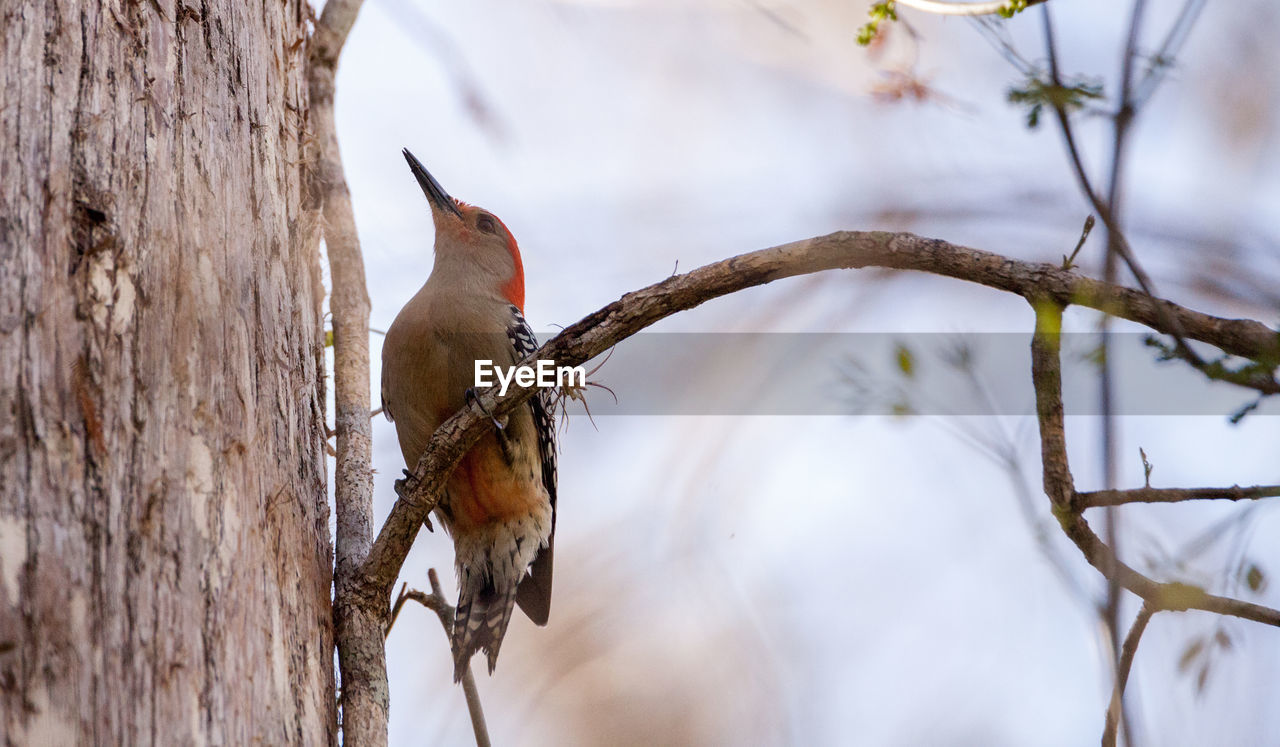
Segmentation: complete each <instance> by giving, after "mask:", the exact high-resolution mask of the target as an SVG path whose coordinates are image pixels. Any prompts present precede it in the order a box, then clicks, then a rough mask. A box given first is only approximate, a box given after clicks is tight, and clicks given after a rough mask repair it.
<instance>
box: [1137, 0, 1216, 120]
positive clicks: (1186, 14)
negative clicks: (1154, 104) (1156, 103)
mask: <svg viewBox="0 0 1280 747" xmlns="http://www.w3.org/2000/svg"><path fill="white" fill-rule="evenodd" d="M1204 6H1205V0H1187V2H1185V3H1183V5H1182V10H1181V11H1179V12H1178V17H1177V19H1176V20H1174V22H1173V25H1172V26H1171V27H1169V33H1168V34H1167V35H1166V36H1165V38H1164V41H1163V42H1162V43H1161V44H1160V48H1159V49H1158V50H1156V53H1155V54H1154V55H1152V56H1151V58H1150V59H1151V65H1150V66H1149V67H1148V68H1147V72H1146V74H1145V75H1143V76H1142V80H1140V81H1138V83H1137V85H1136V86H1134V91H1133V105H1134V106H1135V107H1141V106H1142V105H1143V104H1145V103H1147V100H1148V99H1150V98H1151V97H1152V96H1153V95H1154V94H1155V92H1156V88H1158V87H1159V85H1160V81H1161V80H1163V79H1164V72H1165V70H1167V69H1168V68H1169V66H1171V65H1172V64H1173V61H1174V60H1175V59H1177V57H1178V54H1179V53H1180V52H1181V51H1182V45H1183V44H1184V43H1186V41H1187V36H1188V35H1189V34H1190V33H1191V27H1192V26H1194V25H1195V23H1196V19H1197V18H1198V17H1199V16H1200V11H1202V10H1204Z"/></svg>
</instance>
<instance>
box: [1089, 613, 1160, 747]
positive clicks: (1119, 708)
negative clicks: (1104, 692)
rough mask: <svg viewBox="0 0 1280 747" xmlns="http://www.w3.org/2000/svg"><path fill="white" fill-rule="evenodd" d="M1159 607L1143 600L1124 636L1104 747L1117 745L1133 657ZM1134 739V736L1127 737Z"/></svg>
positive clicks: (1104, 728)
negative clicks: (1125, 691) (1127, 633)
mask: <svg viewBox="0 0 1280 747" xmlns="http://www.w3.org/2000/svg"><path fill="white" fill-rule="evenodd" d="M1159 611H1160V610H1159V608H1158V607H1156V606H1154V605H1153V604H1151V602H1149V601H1147V602H1143V603H1142V609H1140V610H1138V616H1137V617H1135V618H1134V620H1133V626H1132V627H1130V628H1129V635H1127V636H1125V638H1124V646H1123V647H1121V650H1120V659H1119V662H1118V664H1117V666H1116V684H1115V688H1114V689H1113V690H1112V691H1111V703H1110V704H1109V705H1108V706H1107V719H1106V726H1105V727H1103V730H1102V747H1115V745H1116V736H1117V734H1118V732H1119V731H1120V729H1119V726H1120V722H1121V715H1122V714H1123V713H1124V689H1125V685H1127V684H1128V683H1129V672H1130V671H1131V670H1132V669H1133V657H1134V656H1135V655H1136V654H1137V653H1138V642H1139V641H1140V640H1142V634H1143V632H1145V631H1146V629H1147V623H1149V622H1151V616H1152V615H1154V614H1155V613H1156V612H1159ZM1126 739H1130V740H1131V739H1132V736H1131V735H1130V736H1128V737H1126Z"/></svg>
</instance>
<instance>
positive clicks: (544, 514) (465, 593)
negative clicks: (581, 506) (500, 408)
mask: <svg viewBox="0 0 1280 747" xmlns="http://www.w3.org/2000/svg"><path fill="white" fill-rule="evenodd" d="M404 157H405V159H406V160H407V161H408V162H409V168H410V169H411V170H412V171H413V175H414V176H415V177H417V180H418V184H419V185H420V186H421V187H422V191H423V192H425V193H426V195H427V202H428V203H430V205H431V215H432V219H433V221H434V223H435V229H436V244H435V265H434V267H433V268H432V270H431V276H430V277H428V278H427V282H426V284H425V285H423V286H422V289H421V290H419V291H418V293H417V295H415V296H414V297H413V298H412V299H410V301H409V303H407V304H405V307H404V308H403V309H401V310H400V313H399V315H397V316H396V320H395V321H394V322H393V323H392V324H391V328H390V329H388V330H387V336H386V339H385V340H384V342H383V345H382V406H383V408H384V412H385V413H386V415H387V417H388V418H389V419H391V420H392V421H393V422H394V423H395V424H396V435H397V436H398V437H399V439H400V450H401V451H402V452H403V453H404V459H405V462H406V463H407V464H408V465H409V467H410V469H412V468H413V467H414V466H415V465H416V464H417V463H418V458H419V457H420V456H421V455H422V452H423V450H424V449H425V448H426V445H427V442H428V441H429V440H430V439H431V434H432V433H434V432H435V430H436V428H437V427H438V426H439V425H440V424H441V423H442V422H444V421H445V420H446V419H448V418H449V416H451V415H453V414H454V413H455V412H457V411H458V410H460V409H462V407H463V406H464V405H466V404H467V402H468V400H469V398H470V395H471V392H472V387H473V386H474V385H475V371H476V363H475V362H476V361H478V360H488V361H492V363H493V364H494V365H497V366H503V367H508V366H512V365H514V364H515V363H516V362H518V361H519V360H520V359H521V358H523V357H524V356H525V355H527V354H528V353H531V352H533V351H534V350H535V349H536V348H537V342H536V341H535V340H534V336H533V333H532V332H531V331H530V329H529V325H528V323H527V322H526V321H525V320H524V313H523V311H524V267H523V265H522V263H521V261H520V250H519V249H518V248H517V246H516V240H515V238H514V237H513V236H512V235H511V232H510V231H508V230H507V227H506V226H505V225H503V223H502V221H500V220H498V218H497V216H495V215H493V214H492V213H490V212H488V211H486V210H482V209H481V208H478V207H473V206H471V205H467V204H466V203H463V202H460V201H458V200H454V199H452V198H450V197H449V195H448V194H447V193H446V192H445V191H444V189H443V188H441V186H440V183H439V182H437V181H436V180H435V178H434V177H432V176H431V174H430V173H428V172H427V170H426V169H425V168H423V167H422V164H421V163H419V162H418V159H416V158H414V157H413V154H411V153H410V152H409V151H408V150H406V151H404ZM555 512H556V454H555V428H554V424H553V422H552V401H551V399H550V391H549V390H544V391H542V392H539V393H538V394H536V395H534V397H533V398H532V399H530V400H529V401H528V404H527V405H522V406H521V407H519V408H517V409H516V410H514V411H512V412H511V413H510V414H509V415H508V416H507V418H506V422H505V423H504V424H502V425H501V428H500V429H499V428H495V429H494V430H492V431H490V432H489V433H487V434H485V436H484V437H483V438H481V439H480V441H479V442H478V443H477V444H476V445H475V446H474V447H472V449H471V451H469V452H468V453H467V455H466V456H464V457H463V458H462V461H461V462H459V463H458V467H457V469H455V470H454V472H453V475H452V476H451V477H450V478H449V481H448V483H447V485H446V486H445V493H444V497H443V498H442V499H441V500H440V503H439V504H438V505H437V506H436V509H435V513H436V516H437V517H438V518H439V520H440V523H441V524H443V525H444V528H445V530H446V531H448V532H449V534H450V535H451V536H452V537H453V544H454V550H455V555H456V559H457V572H458V609H457V613H456V614H455V616H454V621H453V636H452V644H453V660H454V672H453V678H454V681H457V680H459V679H461V678H462V674H463V672H464V671H466V667H467V662H468V661H470V659H471V655H472V654H474V653H475V652H476V651H479V650H484V652H485V653H486V654H487V655H488V659H489V673H490V674H492V673H493V668H494V665H495V664H496V662H497V660H498V648H499V647H500V646H501V645H502V637H503V635H504V634H505V633H506V631H507V623H508V622H510V620H511V610H512V607H513V606H514V605H515V603H516V602H519V603H520V608H521V609H522V610H524V612H525V614H527V615H528V616H529V619H531V620H533V621H534V622H535V623H537V624H538V625H545V624H546V622H547V615H548V614H549V612H550V609H551V563H552V547H553V546H552V539H553V537H554V535H555V522H556V514H555ZM526 571H527V572H526Z"/></svg>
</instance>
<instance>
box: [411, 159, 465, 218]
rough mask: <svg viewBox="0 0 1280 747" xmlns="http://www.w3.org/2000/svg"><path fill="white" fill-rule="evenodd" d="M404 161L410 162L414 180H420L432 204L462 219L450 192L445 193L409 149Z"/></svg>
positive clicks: (424, 192)
mask: <svg viewBox="0 0 1280 747" xmlns="http://www.w3.org/2000/svg"><path fill="white" fill-rule="evenodd" d="M404 160H406V161H408V162H409V170H410V171H412V172H413V176H414V178H415V179H417V180H418V186H420V187H422V192H423V194H425V195H426V196H427V199H428V200H430V201H431V204H432V205H433V206H434V207H436V208H439V209H440V210H443V211H444V212H446V213H452V214H453V215H455V216H457V217H459V218H461V217H462V211H461V210H459V209H458V206H457V204H455V203H454V201H453V198H452V197H450V196H449V193H448V192H446V191H444V187H441V186H440V182H438V181H436V178H435V177H434V176H432V175H431V172H430V171H427V170H426V169H425V168H423V166H422V164H421V163H420V162H419V161H418V159H416V158H414V157H413V154H412V153H410V152H409V149H408V148H405V149H404Z"/></svg>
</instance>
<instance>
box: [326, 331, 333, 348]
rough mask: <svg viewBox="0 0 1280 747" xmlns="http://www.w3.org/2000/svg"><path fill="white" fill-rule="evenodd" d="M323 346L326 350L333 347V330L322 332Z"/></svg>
mask: <svg viewBox="0 0 1280 747" xmlns="http://www.w3.org/2000/svg"><path fill="white" fill-rule="evenodd" d="M324 346H325V347H326V348H331V347H333V330H331V329H326V330H325V331H324Z"/></svg>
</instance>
